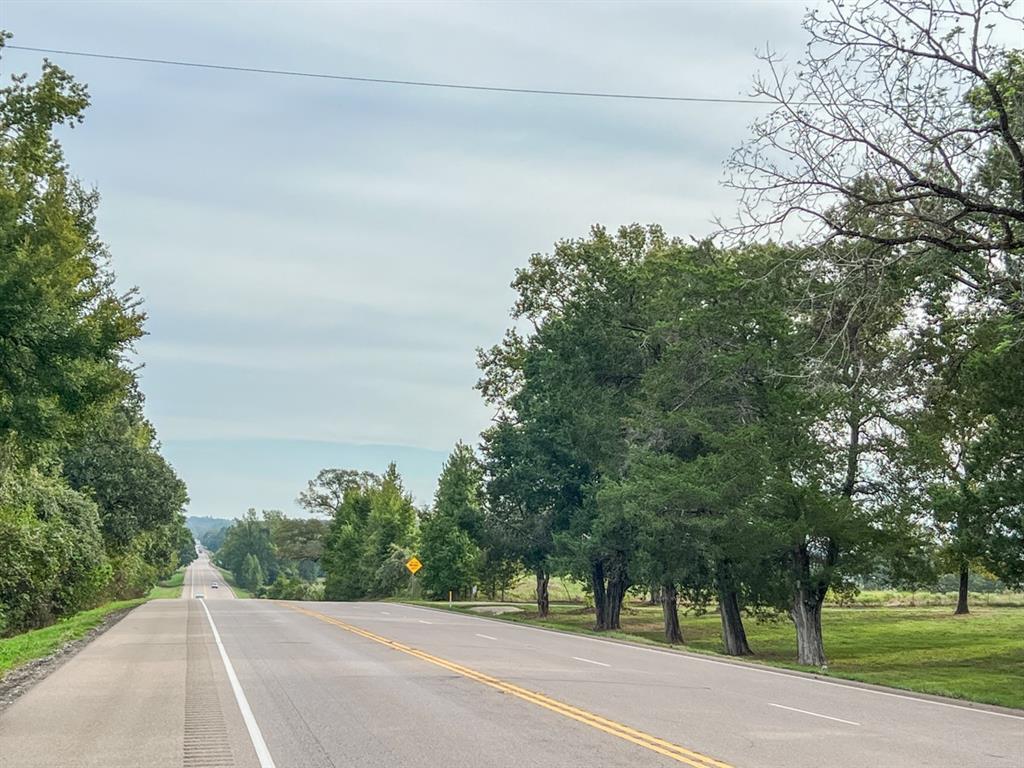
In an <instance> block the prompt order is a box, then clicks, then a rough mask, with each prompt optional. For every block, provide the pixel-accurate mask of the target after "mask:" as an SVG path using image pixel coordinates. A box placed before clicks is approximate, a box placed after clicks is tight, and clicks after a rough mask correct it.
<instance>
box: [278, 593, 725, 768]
mask: <svg viewBox="0 0 1024 768" xmlns="http://www.w3.org/2000/svg"><path fill="white" fill-rule="evenodd" d="M280 604H281V605H285V606H286V607H288V608H291V609H292V610H293V611H298V612H299V613H303V614H305V615H306V616H310V617H312V618H314V619H319V620H320V621H323V622H326V623H327V624H331V625H333V626H335V627H338V628H340V629H344V630H345V631H347V632H351V633H352V634H355V635H359V636H360V637H364V638H366V639H367V640H373V641H374V642H375V643H380V644H381V645H386V646H388V647H389V648H393V649H394V650H396V651H400V652H402V653H405V654H408V655H409V656H414V657H416V658H417V659H421V660H423V661H426V662H428V663H430V664H434V665H435V666H438V667H442V668H444V669H447V670H449V671H450V672H454V673H456V674H458V675H461V676H463V677H466V678H468V679H470V680H475V681H476V682H478V683H482V684H483V685H486V686H489V687H491V688H494V689H496V690H499V691H501V692H503V693H508V694H511V695H512V696H515V697H517V698H519V699H522V700H523V701H528V702H530V703H531V704H535V705H537V706H539V707H543V708H544V709H547V710H550V711H551V712H556V713H558V714H560V715H562V716H563V717H568V718H570V719H572V720H575V721H577V722H579V723H583V724H584V725H589V726H590V727H591V728H596V729H597V730H599V731H603V732H604V733H607V734H610V735H612V736H617V737H618V738H620V739H623V740H625V741H628V742H631V743H633V744H636V745H638V746H641V747H644V748H645V749H649V750H651V751H652V752H657V753H658V754H659V755H664V756H665V757H668V758H670V759H672V760H675V761H676V762H679V763H684V764H685V765H689V766H691V768H732V766H730V765H728V764H727V763H723V762H720V761H718V760H715V759H714V758H711V757H708V756H707V755H703V754H701V753H700V752H694V751H693V750H690V749H686V748H685V747H682V746H680V745H678V744H673V743H672V742H670V741H665V740H664V739H660V738H658V737H657V736H654V735H652V734H649V733H645V732H644V731H639V730H637V729H635V728H630V727H629V726H628V725H624V724H623V723H619V722H616V721H614V720H609V719H607V718H605V717H601V716H600V715H597V714H594V713H593V712H589V711H587V710H585V709H580V708H579V707H574V706H573V705H571V704H566V703H565V702H563V701H559V700H557V699H553V698H551V697H550V696H546V695H544V694H543V693H537V692H536V691H530V690H527V689H526V688H520V687H519V686H518V685H514V684H512V683H508V682H506V681H504V680H500V679H498V678H496V677H491V676H490V675H486V674H484V673H483V672H478V671H476V670H475V669H470V668H469V667H464V666H462V665H461V664H456V663H455V662H453V661H448V660H447V659H442V658H440V657H438V656H434V655H432V654H429V653H427V652H426V651H421V650H419V649H418V648H413V647H412V646H408V645H405V644H403V643H400V642H398V641H397V640H391V639H389V638H386V637H382V636H381V635H377V634H374V633H373V632H369V631H367V630H365V629H361V628H360V627H356V626H353V625H352V624H347V623H345V622H344V621H341V620H340V619H336V618H334V617H333V616H328V615H327V614H324V613H320V612H318V611H311V610H309V609H307V608H300V607H299V606H296V605H292V604H290V603H280Z"/></svg>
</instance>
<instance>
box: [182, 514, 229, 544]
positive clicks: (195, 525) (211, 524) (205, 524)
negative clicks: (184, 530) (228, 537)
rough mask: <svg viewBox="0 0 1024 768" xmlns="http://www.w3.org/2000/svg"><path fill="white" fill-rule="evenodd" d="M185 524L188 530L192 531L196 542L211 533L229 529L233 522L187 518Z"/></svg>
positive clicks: (222, 519) (212, 518)
mask: <svg viewBox="0 0 1024 768" xmlns="http://www.w3.org/2000/svg"><path fill="white" fill-rule="evenodd" d="M185 524H186V525H187V526H188V529H189V530H190V531H192V535H193V536H194V537H195V538H196V540H199V539H202V538H203V536H204V535H206V534H207V533H209V532H210V531H219V530H220V529H221V528H227V527H228V526H229V525H231V521H230V520H225V519H224V518H222V517H191V516H190V517H187V518H185Z"/></svg>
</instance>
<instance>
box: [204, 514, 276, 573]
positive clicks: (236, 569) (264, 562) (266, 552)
mask: <svg viewBox="0 0 1024 768" xmlns="http://www.w3.org/2000/svg"><path fill="white" fill-rule="evenodd" d="M278 514H279V513H278ZM272 518H273V513H269V512H264V513H263V514H262V515H257V514H256V510H255V509H250V510H249V511H248V512H246V513H245V515H243V516H242V517H241V518H239V519H237V520H235V521H234V523H233V524H232V525H231V527H230V528H228V530H227V533H226V534H225V536H224V543H223V544H222V545H221V547H220V549H218V550H217V553H216V555H215V557H214V560H215V562H216V563H217V565H219V566H220V567H222V568H226V569H227V570H229V571H231V573H232V574H233V575H234V577H235V580H236V581H237V582H238V583H239V584H241V585H242V586H243V587H245V588H246V589H252V590H253V591H255V589H256V587H250V586H249V583H250V581H249V580H250V579H251V578H252V577H253V576H255V575H258V576H259V577H260V584H264V583H266V582H267V581H270V582H273V581H274V579H276V578H277V573H278V566H277V557H276V554H275V552H274V543H273V540H272V538H271V524H270V520H271V519H272ZM253 562H255V563H256V565H258V566H259V568H258V570H257V569H256V568H254V567H253ZM258 586H259V585H257V587H258Z"/></svg>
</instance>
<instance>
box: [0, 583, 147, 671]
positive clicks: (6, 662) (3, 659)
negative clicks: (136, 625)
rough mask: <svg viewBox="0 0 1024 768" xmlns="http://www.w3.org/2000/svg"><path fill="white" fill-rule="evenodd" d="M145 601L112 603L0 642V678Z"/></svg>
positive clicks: (142, 598) (141, 599)
mask: <svg viewBox="0 0 1024 768" xmlns="http://www.w3.org/2000/svg"><path fill="white" fill-rule="evenodd" d="M147 599H148V598H145V597H140V598H138V599H136V600H116V601H114V602H111V603H106V604H104V605H101V606H99V607H98V608H93V609H92V610H89V611H82V612H81V613H76V614H75V615H74V616H69V617H68V618H66V619H61V620H60V621H58V622H57V623H56V624H51V625H50V626H48V627H43V628H42V629H33V630H31V631H29V632H22V633H21V634H20V635H14V636H13V637H5V638H2V639H0V678H2V677H3V676H4V675H5V674H6V673H7V672H9V671H10V670H12V669H14V668H16V667H20V666H21V665H22V664H25V663H26V662H29V661H32V660H33V659H41V658H43V657H44V656H49V655H50V654H51V653H53V652H54V651H56V650H58V649H59V648H61V647H62V646H63V645H64V644H65V643H69V642H71V641H72V640H78V639H79V638H81V637H83V636H84V635H85V634H86V633H87V632H88V631H89V630H91V629H93V628H94V627H96V626H98V625H99V624H101V623H102V622H103V620H104V619H105V618H107V616H109V615H110V614H112V613H115V612H117V611H123V610H126V609H129V608H134V607H135V606H137V605H140V604H142V603H144V602H146V600H147Z"/></svg>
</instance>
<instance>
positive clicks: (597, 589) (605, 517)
mask: <svg viewBox="0 0 1024 768" xmlns="http://www.w3.org/2000/svg"><path fill="white" fill-rule="evenodd" d="M664 240H665V238H664V235H663V233H662V232H661V230H659V229H658V228H656V227H651V228H647V229H645V228H642V227H638V226H634V227H624V228H623V229H621V230H620V231H619V232H618V233H617V234H616V235H609V234H608V233H607V232H605V231H604V230H603V229H601V228H599V227H595V228H594V229H593V231H592V232H591V237H590V238H587V239H581V240H574V241H562V242H560V243H558V244H557V245H556V247H555V250H554V252H553V253H552V254H549V255H541V254H537V255H534V256H533V257H532V258H531V260H530V264H529V266H528V267H527V268H525V269H522V270H519V271H518V272H517V275H516V279H515V281H514V283H513V287H514V288H515V289H516V290H517V292H518V294H519V298H518V300H517V302H516V305H515V308H514V310H513V317H514V318H516V319H517V320H518V321H520V322H526V323H530V324H531V325H532V327H533V329H534V332H533V334H532V335H531V336H529V337H527V338H525V339H524V338H521V337H520V335H519V333H518V332H517V331H516V330H515V329H513V330H510V331H509V333H508V334H507V336H506V338H505V340H504V342H503V343H502V344H499V345H497V346H495V347H493V348H492V349H491V350H489V351H487V352H482V353H480V356H479V365H480V367H481V369H482V370H483V377H482V379H481V382H480V385H479V386H480V389H481V391H482V392H483V394H484V396H485V398H487V399H488V400H489V401H490V402H491V403H492V404H494V405H495V406H496V407H497V408H498V410H499V419H500V420H507V421H509V422H511V423H514V424H516V425H518V426H519V427H520V428H521V429H522V430H523V431H524V432H526V433H527V434H531V442H532V443H533V444H534V445H535V446H536V447H537V448H538V449H540V450H541V451H542V453H541V454H540V462H539V464H538V466H537V468H538V469H540V470H541V474H542V475H544V476H546V478H547V482H546V485H547V486H548V488H549V489H550V497H549V501H550V503H551V504H553V505H554V507H555V512H554V517H555V519H557V520H558V521H559V523H560V525H561V526H564V529H563V530H562V531H559V532H554V535H553V539H554V541H555V542H556V544H557V546H558V548H559V549H560V557H561V559H562V561H563V563H564V565H565V566H566V567H567V568H570V569H571V570H573V571H574V572H575V573H576V574H577V575H578V576H580V577H582V578H584V579H586V580H588V581H589V582H590V584H591V588H592V590H593V593H594V602H595V608H596V626H597V627H598V628H599V629H617V628H618V624H619V612H620V609H621V605H622V600H623V599H624V598H625V596H626V591H627V590H628V588H629V586H630V583H631V582H630V573H629V563H628V559H629V556H630V553H631V551H632V549H633V543H632V541H631V539H630V538H629V537H628V536H627V535H626V534H628V533H629V528H628V525H627V524H626V523H625V521H624V520H622V519H619V515H618V510H616V509H613V508H609V507H605V508H603V509H602V508H599V507H598V505H597V504H596V494H597V490H598V488H599V484H600V481H601V478H602V477H603V476H604V475H606V474H607V475H614V474H615V473H616V472H618V471H619V470H620V469H621V463H622V459H623V456H624V453H625V441H624V439H623V438H624V433H623V429H622V417H623V415H624V414H625V413H626V412H627V411H628V403H629V398H630V395H631V393H632V391H633V388H634V387H635V385H636V383H637V381H638V380H639V372H640V371H641V370H642V369H643V366H644V364H645V363H644V358H645V354H646V352H645V349H644V347H643V345H642V343H641V341H642V338H643V333H644V331H645V328H646V318H645V317H644V316H643V313H644V311H645V309H646V305H645V303H644V301H643V295H642V286H641V285H640V284H639V283H638V281H637V278H638V274H639V273H638V265H639V264H641V263H642V261H643V258H644V256H645V254H646V253H648V252H650V251H652V250H656V249H658V248H660V247H662V245H663V243H664ZM527 511H532V510H529V508H527ZM537 511H541V512H542V513H543V514H548V510H547V509H545V508H544V507H540V508H538V510H537Z"/></svg>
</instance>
